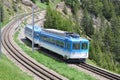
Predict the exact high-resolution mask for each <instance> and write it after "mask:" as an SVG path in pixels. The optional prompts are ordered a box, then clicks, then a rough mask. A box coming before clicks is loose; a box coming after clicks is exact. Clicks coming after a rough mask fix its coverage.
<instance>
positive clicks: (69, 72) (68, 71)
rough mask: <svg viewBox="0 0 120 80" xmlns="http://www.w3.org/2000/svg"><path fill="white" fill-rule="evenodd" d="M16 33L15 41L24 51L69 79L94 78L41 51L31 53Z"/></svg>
mask: <svg viewBox="0 0 120 80" xmlns="http://www.w3.org/2000/svg"><path fill="white" fill-rule="evenodd" d="M18 34H19V32H16V33H15V35H14V40H15V42H16V43H17V44H18V45H19V46H20V47H21V48H22V49H23V51H24V52H26V53H27V54H28V55H29V56H31V57H32V58H34V59H35V60H36V61H38V62H39V63H41V64H43V65H45V66H46V67H48V68H50V69H52V70H54V71H56V72H58V73H59V74H61V75H63V76H65V77H67V78H69V79H70V80H80V79H81V80H96V79H95V78H93V77H91V76H90V75H88V74H85V73H84V72H82V71H78V70H76V69H75V68H72V67H69V66H68V65H67V64H65V63H64V62H60V61H56V60H55V59H53V58H50V57H48V56H46V55H45V54H44V53H42V52H38V51H36V50H35V51H34V53H32V51H31V49H30V48H28V46H26V45H27V44H28V43H26V44H22V43H20V41H19V40H18V38H17V37H18ZM28 45H29V44H28Z"/></svg>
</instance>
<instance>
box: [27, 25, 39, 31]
mask: <svg viewBox="0 0 120 80" xmlns="http://www.w3.org/2000/svg"><path fill="white" fill-rule="evenodd" d="M25 27H27V28H29V29H32V28H33V26H32V25H26V26H25ZM34 31H41V27H40V26H37V25H34Z"/></svg>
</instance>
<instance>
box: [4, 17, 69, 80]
mask: <svg viewBox="0 0 120 80" xmlns="http://www.w3.org/2000/svg"><path fill="white" fill-rule="evenodd" d="M22 19H23V17H21V18H20V20H22ZM16 23H17V21H16V20H13V21H12V22H11V23H10V24H9V25H7V26H6V27H5V28H4V29H3V31H2V46H3V48H4V49H5V50H6V52H7V53H8V54H9V55H10V56H11V57H13V58H14V59H15V60H16V61H17V62H19V63H20V64H21V65H23V66H24V67H25V68H27V69H28V70H29V71H30V72H32V73H34V74H35V75H36V76H38V77H39V78H40V79H43V80H67V78H65V77H63V76H60V75H58V74H54V73H52V72H51V71H48V70H46V69H44V68H43V67H41V66H40V65H38V64H36V63H35V62H34V61H32V60H31V59H29V58H28V57H26V56H25V55H23V53H24V52H23V51H21V50H19V49H18V47H17V46H16V44H15V43H14V39H13V35H12V34H13V33H14V32H15V29H16V28H15V27H16V26H15V25H16Z"/></svg>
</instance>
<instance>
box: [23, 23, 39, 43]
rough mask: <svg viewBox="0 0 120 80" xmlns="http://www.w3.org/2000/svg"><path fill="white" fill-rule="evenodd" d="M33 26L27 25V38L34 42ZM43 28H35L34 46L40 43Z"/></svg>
mask: <svg viewBox="0 0 120 80" xmlns="http://www.w3.org/2000/svg"><path fill="white" fill-rule="evenodd" d="M32 28H33V26H32V25H26V26H25V31H24V34H25V37H26V38H28V39H29V40H31V41H32ZM40 31H41V28H40V27H39V26H34V44H38V42H39V34H40Z"/></svg>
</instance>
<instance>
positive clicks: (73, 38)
mask: <svg viewBox="0 0 120 80" xmlns="http://www.w3.org/2000/svg"><path fill="white" fill-rule="evenodd" d="M38 44H39V45H40V46H41V47H44V48H46V49H49V50H51V51H53V52H55V53H57V54H59V55H61V56H63V58H65V59H80V60H81V61H83V62H84V61H85V60H86V58H88V52H89V41H88V40H87V39H84V38H81V37H80V36H79V35H78V34H75V33H68V32H65V31H60V30H56V29H43V30H42V31H41V32H40V35H39V43H38Z"/></svg>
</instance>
